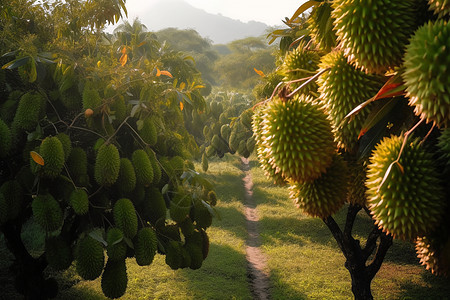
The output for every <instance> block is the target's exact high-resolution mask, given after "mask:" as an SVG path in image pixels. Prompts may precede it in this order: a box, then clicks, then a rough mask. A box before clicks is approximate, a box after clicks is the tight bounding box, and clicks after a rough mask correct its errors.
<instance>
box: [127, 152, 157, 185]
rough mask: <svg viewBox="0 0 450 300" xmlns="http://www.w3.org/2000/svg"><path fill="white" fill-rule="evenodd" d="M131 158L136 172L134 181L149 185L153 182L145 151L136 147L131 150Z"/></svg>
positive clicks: (149, 163)
mask: <svg viewBox="0 0 450 300" xmlns="http://www.w3.org/2000/svg"><path fill="white" fill-rule="evenodd" d="M131 160H132V161H133V166H134V170H135V172H136V182H137V183H138V184H140V185H143V186H149V185H150V184H151V183H152V182H153V168H152V164H151V162H150V159H149V157H148V155H147V153H146V152H145V151H144V150H142V149H138V150H136V151H134V152H133V155H132V158H131Z"/></svg>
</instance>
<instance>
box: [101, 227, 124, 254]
mask: <svg viewBox="0 0 450 300" xmlns="http://www.w3.org/2000/svg"><path fill="white" fill-rule="evenodd" d="M106 243H107V246H106V253H107V254H108V260H122V259H125V257H126V255H127V245H126V244H125V241H124V240H123V232H122V230H120V229H119V228H116V227H112V228H109V229H108V231H107V233H106Z"/></svg>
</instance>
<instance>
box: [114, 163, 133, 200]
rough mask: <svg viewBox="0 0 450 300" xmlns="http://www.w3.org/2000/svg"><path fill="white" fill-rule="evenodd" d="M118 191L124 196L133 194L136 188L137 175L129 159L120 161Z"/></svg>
mask: <svg viewBox="0 0 450 300" xmlns="http://www.w3.org/2000/svg"><path fill="white" fill-rule="evenodd" d="M116 186H117V189H118V190H119V191H120V192H121V193H122V194H127V193H131V192H132V191H133V190H134V188H135V187H136V173H135V172H134V167H133V164H132V163H131V161H130V160H129V159H128V158H121V159H120V170H119V177H118V178H117V182H116Z"/></svg>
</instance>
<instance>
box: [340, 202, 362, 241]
mask: <svg viewBox="0 0 450 300" xmlns="http://www.w3.org/2000/svg"><path fill="white" fill-rule="evenodd" d="M361 208H362V207H361V206H359V205H358V204H350V205H349V207H348V212H347V219H346V220H345V227H344V235H345V236H346V237H351V236H352V229H353V224H354V223H355V220H356V215H357V214H358V212H359V211H360V210H361Z"/></svg>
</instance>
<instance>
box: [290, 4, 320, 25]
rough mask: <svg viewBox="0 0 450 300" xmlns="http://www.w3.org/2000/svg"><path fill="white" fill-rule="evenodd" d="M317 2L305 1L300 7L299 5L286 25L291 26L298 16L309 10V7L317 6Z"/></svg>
mask: <svg viewBox="0 0 450 300" xmlns="http://www.w3.org/2000/svg"><path fill="white" fill-rule="evenodd" d="M318 4H319V2H317V1H313V0H310V1H307V2H305V3H303V4H302V5H300V7H299V8H297V10H296V11H295V13H294V14H293V15H292V17H291V18H290V19H289V21H288V22H287V23H288V24H292V22H293V21H294V20H295V19H297V17H298V16H300V15H301V14H302V13H304V12H305V11H307V10H308V9H310V8H311V7H313V6H314V5H318Z"/></svg>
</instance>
